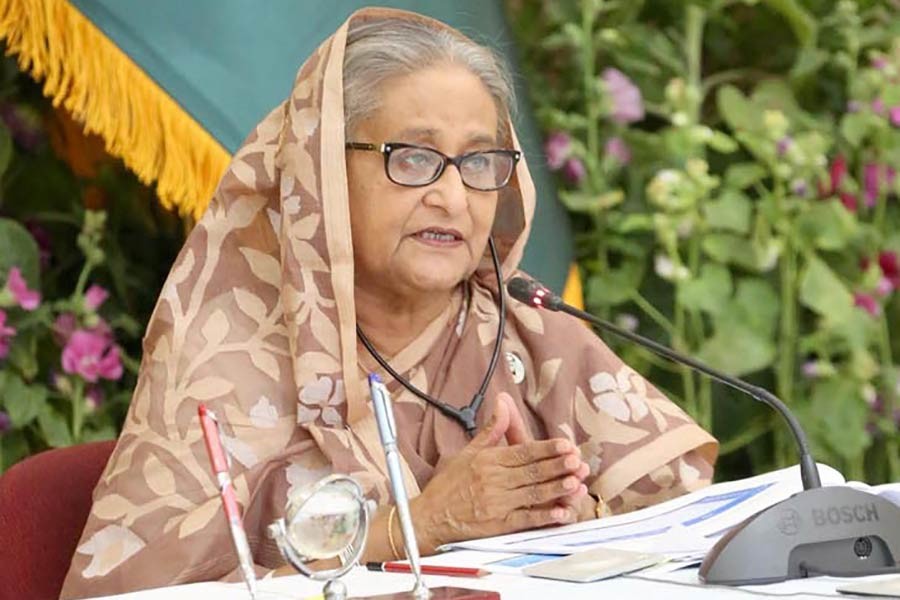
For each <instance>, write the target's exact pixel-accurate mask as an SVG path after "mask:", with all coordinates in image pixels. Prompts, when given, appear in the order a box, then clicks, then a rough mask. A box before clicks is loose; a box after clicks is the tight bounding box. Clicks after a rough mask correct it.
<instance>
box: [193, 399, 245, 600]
mask: <svg viewBox="0 0 900 600" xmlns="http://www.w3.org/2000/svg"><path fill="white" fill-rule="evenodd" d="M197 414H198V415H199V416H200V428H201V429H202V430H203V441H204V442H206V452H207V453H208V454H209V462H210V463H211V464H212V470H213V473H215V475H216V481H218V483H219V494H220V495H221V497H222V505H223V506H224V507H225V516H226V517H227V518H228V525H229V529H230V530H231V540H232V542H234V549H235V551H236V552H237V557H238V563H239V564H240V567H241V573H242V574H243V576H244V581H246V582H247V588H249V590H250V597H251V598H254V599H255V598H256V572H255V571H254V570H253V559H252V558H251V554H250V545H249V544H248V543H247V534H246V533H245V532H244V525H243V523H242V522H241V509H240V508H239V507H238V503H237V496H236V495H235V492H234V485H233V484H232V483H231V475H230V474H229V473H228V459H227V457H226V455H225V449H224V448H223V447H222V440H221V438H220V436H219V422H218V420H217V419H216V415H215V413H213V411H211V410H209V409H208V408H206V405H205V404H203V403H201V404H200V406H199V407H198V408H197Z"/></svg>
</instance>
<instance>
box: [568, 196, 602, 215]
mask: <svg viewBox="0 0 900 600" xmlns="http://www.w3.org/2000/svg"><path fill="white" fill-rule="evenodd" d="M559 199H560V200H561V201H562V203H563V205H565V207H566V208H568V209H569V210H570V211H572V212H574V213H581V214H595V213H597V212H599V211H600V197H599V196H597V195H596V194H587V193H585V192H570V191H565V190H563V191H560V192H559Z"/></svg>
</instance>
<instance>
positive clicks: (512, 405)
mask: <svg viewBox="0 0 900 600" xmlns="http://www.w3.org/2000/svg"><path fill="white" fill-rule="evenodd" d="M501 402H505V403H506V406H507V408H509V429H507V430H506V442H507V443H508V444H509V445H510V446H512V445H515V444H524V443H526V442H530V441H532V439H533V438H532V437H531V432H529V431H528V428H527V427H526V426H525V419H523V418H522V413H520V412H519V409H518V407H517V406H516V401H515V400H513V397H512V396H510V395H509V394H507V393H506V392H501V393H500V394H499V395H498V396H497V404H500V403H501Z"/></svg>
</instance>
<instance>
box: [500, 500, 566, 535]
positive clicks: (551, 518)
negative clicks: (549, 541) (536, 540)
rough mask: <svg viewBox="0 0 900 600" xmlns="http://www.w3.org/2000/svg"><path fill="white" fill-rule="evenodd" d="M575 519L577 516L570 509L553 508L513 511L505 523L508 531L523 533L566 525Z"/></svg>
mask: <svg viewBox="0 0 900 600" xmlns="http://www.w3.org/2000/svg"><path fill="white" fill-rule="evenodd" d="M577 519H578V516H577V515H576V514H575V511H574V510H572V509H571V508H566V507H562V506H554V507H547V508H544V507H542V508H520V509H518V510H514V511H512V512H511V513H509V515H508V516H507V518H506V523H507V526H508V527H509V530H510V531H524V530H526V529H537V528H538V527H547V526H548V525H566V524H568V523H574V522H575V521H576V520H577Z"/></svg>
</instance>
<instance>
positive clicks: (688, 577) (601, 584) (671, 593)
mask: <svg viewBox="0 0 900 600" xmlns="http://www.w3.org/2000/svg"><path fill="white" fill-rule="evenodd" d="M892 577H897V575H887V576H880V577H871V578H866V580H877V579H885V578H888V579H889V578H892ZM425 580H426V583H427V585H428V586H429V587H438V586H441V585H461V586H465V587H469V588H478V589H490V590H494V591H498V592H500V594H501V597H502V598H504V600H511V599H514V600H520V599H521V600H529V599H532V598H534V599H541V600H546V599H547V598H553V597H555V598H557V599H565V600H613V599H617V598H642V599H644V600H651V599H656V598H665V599H666V600H680V599H682V598H684V599H694V598H700V599H701V600H702V599H704V598H725V599H729V598H733V599H736V600H737V599H741V598H743V599H745V600H752V599H753V598H754V597H769V598H777V597H784V596H788V597H790V598H792V599H796V600H814V599H817V598H823V597H832V598H833V597H840V598H862V596H847V595H843V594H839V593H838V592H836V591H835V589H836V588H837V587H838V586H839V585H841V584H845V583H852V582H859V581H863V579H861V578H854V579H839V578H833V577H817V578H813V579H800V580H795V581H787V582H783V583H776V584H771V585H765V586H746V587H741V588H730V587H719V586H706V585H702V584H701V583H699V582H698V580H697V569H695V568H694V569H684V570H681V571H676V572H674V573H666V574H660V575H653V576H640V575H635V576H623V577H618V578H615V579H608V580H605V581H598V582H595V583H587V584H578V583H565V582H560V581H550V580H547V579H535V578H530V577H523V576H519V575H505V574H504V575H501V574H492V575H488V576H487V577H482V578H479V579H469V578H454V577H433V576H429V577H426V578H425ZM344 582H345V583H346V584H347V588H348V589H349V590H350V593H351V594H359V595H372V594H379V593H388V592H399V591H404V590H409V589H410V588H412V583H413V578H412V575H405V574H396V573H373V572H370V571H367V570H365V569H364V568H362V567H358V568H356V569H354V570H353V571H351V572H350V573H348V574H347V576H346V577H345V578H344ZM259 584H260V585H259V589H260V591H261V593H260V594H259V595H258V598H259V600H289V599H290V600H302V599H303V598H308V597H311V596H315V595H317V594H319V593H321V590H322V583H321V582H317V581H312V580H310V579H307V578H306V577H303V576H301V575H296V576H291V577H280V578H272V579H266V580H262V581H260V582H259ZM248 597H249V596H248V594H247V588H246V586H245V585H244V584H235V583H220V582H207V583H193V584H189V585H181V586H174V587H168V588H159V589H155V590H145V591H142V592H134V593H129V594H121V595H118V596H106V597H105V598H106V599H107V600H112V599H113V598H114V599H115V600H182V599H185V600H187V599H190V600H196V599H197V598H216V599H217V600H246V599H247V598H248Z"/></svg>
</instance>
